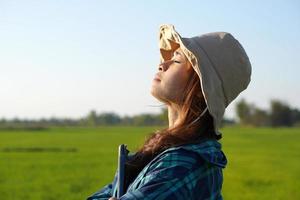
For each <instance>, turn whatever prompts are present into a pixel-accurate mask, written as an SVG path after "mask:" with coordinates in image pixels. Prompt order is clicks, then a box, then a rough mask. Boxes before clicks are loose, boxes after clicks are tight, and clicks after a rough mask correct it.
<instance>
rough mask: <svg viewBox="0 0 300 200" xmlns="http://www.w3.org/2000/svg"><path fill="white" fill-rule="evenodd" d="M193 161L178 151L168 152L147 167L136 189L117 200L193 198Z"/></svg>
mask: <svg viewBox="0 0 300 200" xmlns="http://www.w3.org/2000/svg"><path fill="white" fill-rule="evenodd" d="M195 162H196V160H195V159H193V158H192V157H186V156H183V155H182V154H179V153H178V152H171V153H168V154H167V155H164V156H163V157H162V158H161V159H159V160H157V161H156V162H155V164H154V165H153V166H151V167H149V171H148V172H147V173H146V174H145V176H143V178H142V179H141V180H140V185H139V186H138V188H137V189H135V190H132V191H127V193H125V194H124V195H123V196H122V197H121V198H120V199H119V200H142V199H143V200H154V199H155V200H168V199H170V200H171V199H172V200H176V199H178V200H179V199H193V185H195V184H194V181H193V180H192V178H193V176H194V174H193V172H194V171H193V170H192V167H193V166H195V165H193V164H194V163H195Z"/></svg>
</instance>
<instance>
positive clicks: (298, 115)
mask: <svg viewBox="0 0 300 200" xmlns="http://www.w3.org/2000/svg"><path fill="white" fill-rule="evenodd" d="M236 114H237V116H238V118H239V123H240V124H241V125H252V126H272V127H280V126H286V127H291V126H300V111H299V110H298V109H296V108H291V107H290V106H289V105H288V104H287V103H285V102H283V101H280V100H276V99H273V100H271V101H270V108H269V110H264V109H261V108H258V107H257V106H256V105H254V104H250V103H248V102H246V100H244V99H242V100H241V101H240V102H238V103H237V104H236Z"/></svg>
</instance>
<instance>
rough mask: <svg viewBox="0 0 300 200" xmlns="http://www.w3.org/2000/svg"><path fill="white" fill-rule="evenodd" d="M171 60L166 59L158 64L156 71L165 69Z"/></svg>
mask: <svg viewBox="0 0 300 200" xmlns="http://www.w3.org/2000/svg"><path fill="white" fill-rule="evenodd" d="M170 63H171V61H170V60H167V61H164V62H162V63H160V64H159V65H158V71H166V70H167V69H168V67H169V65H170Z"/></svg>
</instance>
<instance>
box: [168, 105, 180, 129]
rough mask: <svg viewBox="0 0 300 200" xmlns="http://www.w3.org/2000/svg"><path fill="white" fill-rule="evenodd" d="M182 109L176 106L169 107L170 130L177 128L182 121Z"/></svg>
mask: <svg viewBox="0 0 300 200" xmlns="http://www.w3.org/2000/svg"><path fill="white" fill-rule="evenodd" d="M180 112H181V109H180V108H179V107H178V106H176V105H169V106H168V120H169V128H172V127H174V126H176V125H177V124H178V123H179V121H180Z"/></svg>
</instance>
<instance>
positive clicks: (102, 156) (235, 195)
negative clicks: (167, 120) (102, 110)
mask: <svg viewBox="0 0 300 200" xmlns="http://www.w3.org/2000/svg"><path fill="white" fill-rule="evenodd" d="M156 129H158V127H98V128H55V127H53V128H51V129H49V130H41V131H32V132H31V131H20V130H17V131H4V130H2V131H0V197H1V199H7V200H13V199H33V200H35V199H36V200H37V199H43V200H54V199H55V200H58V199H85V198H86V197H87V196H89V195H90V194H92V193H94V192H95V191H97V190H98V189H100V188H101V187H103V186H104V185H106V184H108V183H110V182H111V181H112V178H113V175H114V173H115V170H116V167H117V149H118V145H119V144H121V143H125V144H127V145H128V148H129V150H131V151H134V149H135V148H136V147H138V145H139V144H141V143H142V142H143V141H144V139H145V137H146V135H147V134H148V133H150V132H151V131H154V130H156ZM221 132H222V133H223V138H222V139H221V140H220V142H221V143H222V147H223V151H224V153H225V155H226V156H227V159H228V165H227V167H226V168H225V169H224V171H223V173H224V182H223V190H222V192H223V197H224V199H256V200H260V199H273V200H277V199H300V192H299V188H300V159H299V158H300V145H299V142H300V129H299V128H298V129H297V128H285V129H271V128H238V127H228V128H223V129H222V130H221Z"/></svg>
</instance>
